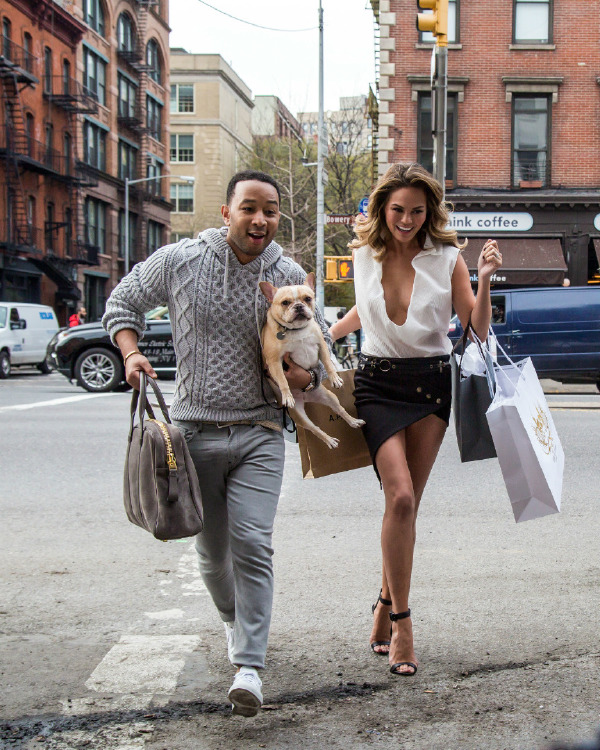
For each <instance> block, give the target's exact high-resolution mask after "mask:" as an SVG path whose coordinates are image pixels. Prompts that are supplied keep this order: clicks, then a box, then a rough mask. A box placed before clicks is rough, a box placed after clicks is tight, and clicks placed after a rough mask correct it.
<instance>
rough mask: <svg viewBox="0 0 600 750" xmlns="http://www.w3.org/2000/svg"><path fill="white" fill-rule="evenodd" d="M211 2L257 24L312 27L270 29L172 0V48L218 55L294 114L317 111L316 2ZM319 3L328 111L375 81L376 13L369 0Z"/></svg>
mask: <svg viewBox="0 0 600 750" xmlns="http://www.w3.org/2000/svg"><path fill="white" fill-rule="evenodd" d="M206 2H208V3H209V4H210V5H212V6H214V7H215V8H219V9H220V10H221V11H225V12H226V13H229V14H230V15H232V16H236V17H238V18H241V19H243V20H244V21H250V22H251V23H253V24H258V25H260V26H268V27H271V28H275V29H311V30H310V31H304V32H299V33H290V32H283V31H267V30H264V29H259V28H256V27H254V26H250V25H248V24H245V23H240V22H239V21H235V20H233V19H232V18H228V17H227V16H225V15H223V14H222V13H219V12H217V11H216V10H213V9H212V8H210V7H208V6H207V5H205V4H203V3H202V2H201V1H200V0H170V2H169V16H170V17H169V22H170V26H171V38H170V46H171V47H183V48H184V49H185V50H187V51H188V52H191V53H201V54H215V53H218V54H220V55H221V56H222V57H223V58H224V59H225V60H226V62H227V63H229V65H231V67H232V68H233V69H234V70H235V72H236V73H237V74H238V76H239V77H240V78H241V79H242V80H243V81H244V83H246V85H247V86H249V88H250V89H251V90H252V94H253V96H256V95H259V94H262V95H273V94H274V95H276V96H278V97H279V98H280V99H281V100H282V102H283V103H284V104H285V105H286V106H287V107H288V109H290V111H291V112H292V113H293V114H297V113H298V112H307V111H308V112H312V111H316V110H317V109H318V102H319V31H318V8H319V2H318V0H206ZM322 3H323V19H324V23H323V27H324V33H323V36H324V44H323V50H324V65H323V69H324V100H325V109H326V110H335V109H338V108H339V98H340V97H341V96H355V95H357V94H365V95H366V94H367V93H368V91H369V84H371V85H373V83H374V79H375V53H374V45H373V13H372V11H371V9H370V3H369V2H368V0H322ZM367 6H368V7H367Z"/></svg>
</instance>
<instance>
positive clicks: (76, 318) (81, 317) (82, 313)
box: [69, 307, 87, 328]
mask: <svg viewBox="0 0 600 750" xmlns="http://www.w3.org/2000/svg"><path fill="white" fill-rule="evenodd" d="M86 317H87V311H86V309H85V307H80V308H79V311H78V312H76V313H73V315H71V316H70V317H69V328H74V327H75V326H80V325H82V324H83V323H85V319H86Z"/></svg>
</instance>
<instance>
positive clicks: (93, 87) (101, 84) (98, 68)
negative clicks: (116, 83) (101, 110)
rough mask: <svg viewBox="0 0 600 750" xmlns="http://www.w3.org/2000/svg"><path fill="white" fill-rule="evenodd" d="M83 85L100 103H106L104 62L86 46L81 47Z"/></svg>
mask: <svg viewBox="0 0 600 750" xmlns="http://www.w3.org/2000/svg"><path fill="white" fill-rule="evenodd" d="M83 85H84V86H85V88H86V89H87V92H88V93H91V94H95V95H96V96H97V97H98V101H99V102H100V104H106V63H105V62H104V60H102V58H101V57H99V56H98V55H96V54H95V53H94V52H92V50H90V49H87V47H84V49H83Z"/></svg>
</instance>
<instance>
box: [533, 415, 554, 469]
mask: <svg viewBox="0 0 600 750" xmlns="http://www.w3.org/2000/svg"><path fill="white" fill-rule="evenodd" d="M532 419H533V434H534V435H535V437H536V440H537V441H538V443H539V444H540V446H541V448H542V450H543V451H544V453H545V454H546V455H547V456H549V455H550V454H552V456H553V458H554V460H555V461H556V445H555V442H554V437H553V436H552V430H551V428H550V421H549V419H548V414H547V413H546V411H545V410H544V409H543V408H542V407H541V406H540V405H539V404H536V406H535V414H534V415H532Z"/></svg>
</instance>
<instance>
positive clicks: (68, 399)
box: [0, 393, 115, 412]
mask: <svg viewBox="0 0 600 750" xmlns="http://www.w3.org/2000/svg"><path fill="white" fill-rule="evenodd" d="M114 395H115V394H114V393H85V394H82V395H81V396H64V397H63V398H53V399H51V400H50V401H36V402H35V403H33V404H14V405H12V406H0V412H3V411H26V410H28V409H37V408H39V407H40V406H58V405H60V404H72V403H75V402H77V401H85V400H86V399H89V398H103V397H106V396H114Z"/></svg>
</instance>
